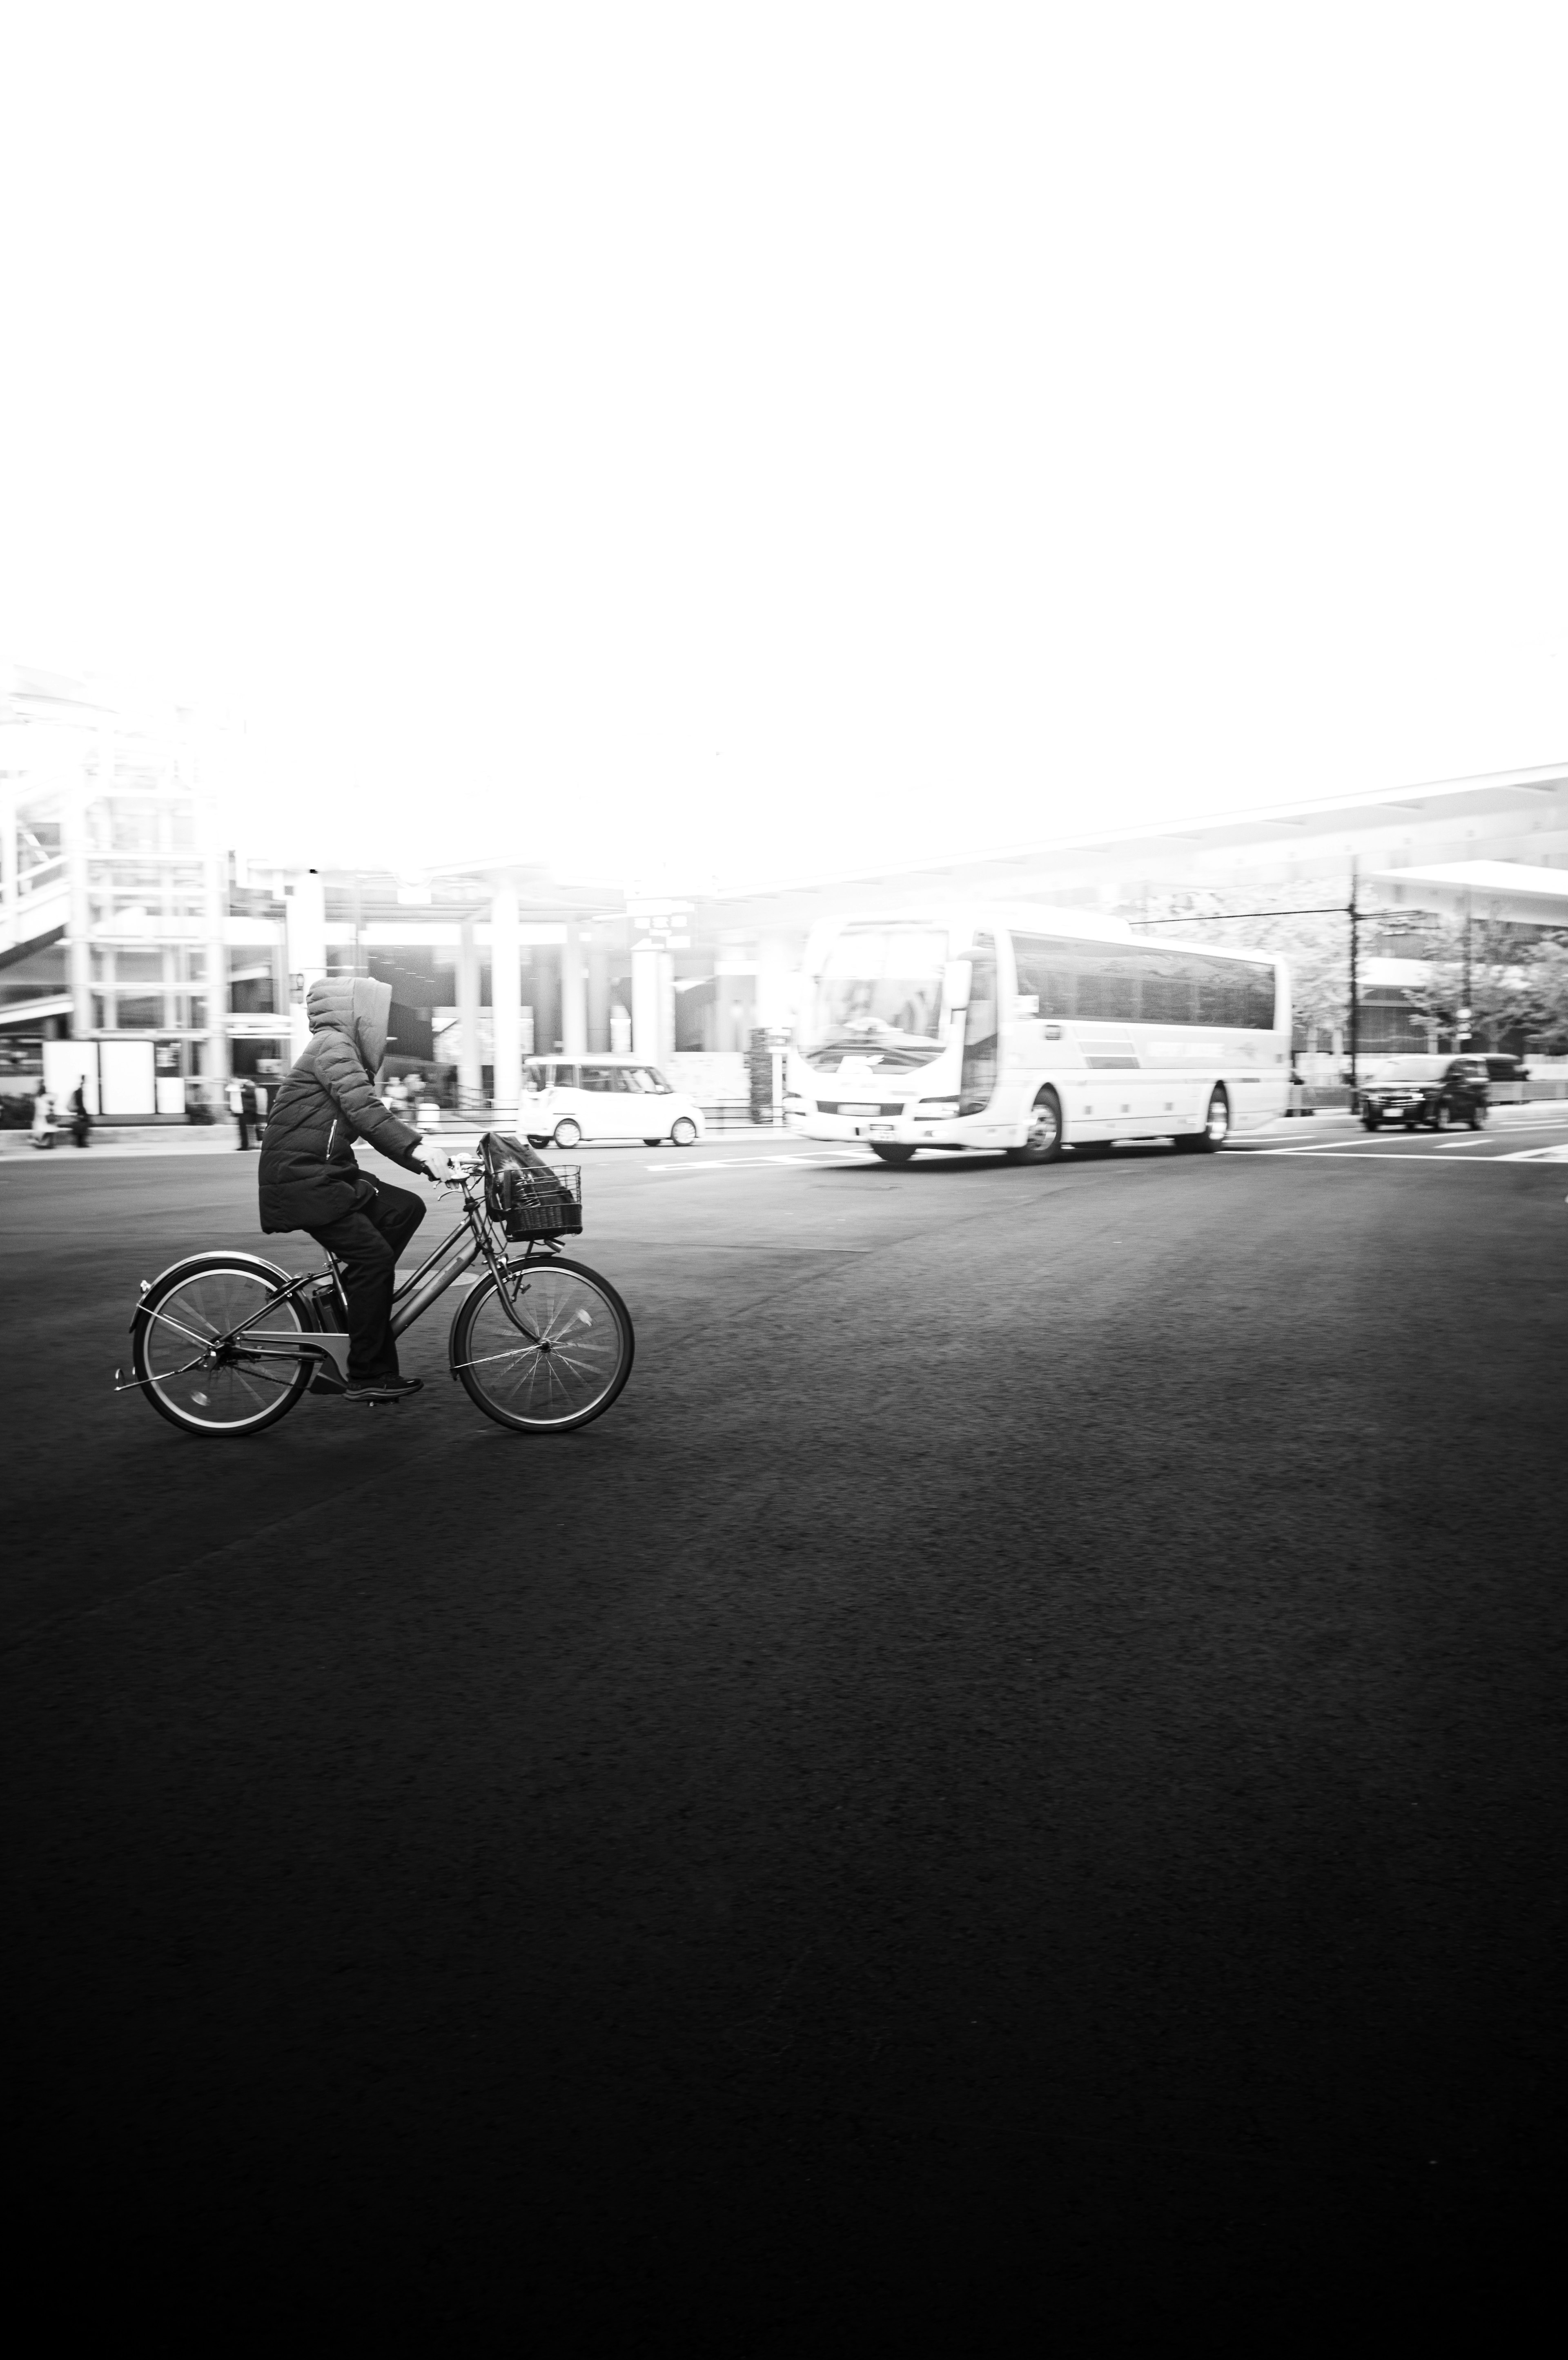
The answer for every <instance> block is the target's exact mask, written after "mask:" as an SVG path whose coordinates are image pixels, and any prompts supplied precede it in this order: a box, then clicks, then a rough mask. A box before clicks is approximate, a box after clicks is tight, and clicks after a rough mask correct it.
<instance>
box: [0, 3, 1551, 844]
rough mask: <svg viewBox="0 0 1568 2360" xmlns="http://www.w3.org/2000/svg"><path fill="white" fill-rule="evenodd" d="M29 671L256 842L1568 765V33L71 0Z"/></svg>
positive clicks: (27, 84) (834, 817) (49, 78)
mask: <svg viewBox="0 0 1568 2360" xmlns="http://www.w3.org/2000/svg"><path fill="white" fill-rule="evenodd" d="M4 23H5V31H4V36H3V39H0V93H3V94H0V213H3V217H4V220H5V224H6V227H7V235H6V238H5V271H4V276H3V279H0V287H3V290H4V300H3V303H0V429H3V437H4V439H3V442H0V453H3V459H4V482H3V497H0V645H3V646H4V647H5V649H6V650H8V652H9V653H10V654H12V655H13V656H14V657H16V658H17V659H19V660H21V661H38V662H43V663H51V662H52V663H58V664H61V665H66V666H70V665H73V664H97V665H104V666H108V667H111V668H117V669H119V670H121V671H122V672H131V673H133V674H136V675H140V676H144V677H147V678H148V679H154V680H159V681H166V682H169V683H175V684H177V685H178V686H179V687H180V689H181V690H182V691H183V692H185V693H188V694H190V693H194V694H205V695H208V696H216V697H218V698H221V699H225V700H227V701H229V702H230V703H232V704H234V705H237V706H238V707H239V708H241V709H242V710H243V711H244V712H245V714H246V715H247V716H248V717H249V721H250V724H251V727H252V728H253V730H254V732H255V733H256V740H257V744H258V747H259V749H260V758H261V759H260V768H261V775H262V778H263V781H264V782H265V785H264V792H263V793H262V794H261V795H260V796H259V797H258V805H257V813H258V815H257V817H256V823H255V825H254V826H253V827H252V829H251V833H252V836H253V839H254V840H255V841H256V842H257V843H258V844H261V843H266V844H268V845H275V846H279V847H286V848H288V849H290V850H298V851H300V852H314V853H319V854H320V855H321V858H349V857H353V858H359V859H362V860H367V859H369V858H376V857H389V858H394V859H401V860H404V861H412V860H415V859H417V858H460V857H463V855H466V854H474V853H477V852H478V851H480V850H482V849H493V850H501V849H511V848H514V847H517V848H519V849H523V850H527V851H528V852H530V853H532V854H534V855H536V856H539V857H543V858H553V859H554V860H555V861H556V863H557V865H558V866H560V867H561V868H562V869H566V870H568V871H571V870H576V871H578V872H579V873H591V874H596V875H600V876H609V877H621V878H632V879H636V878H638V877H641V878H643V879H645V880H647V879H649V878H651V877H654V876H658V877H659V878H668V877H670V876H671V875H673V876H676V877H681V876H686V877H695V876H698V875H707V874H712V873H713V872H720V873H723V874H727V875H731V876H735V875H746V876H752V875H757V876H761V875H765V874H777V873H780V872H787V873H789V874H799V873H802V872H809V871H811V870H814V869H822V868H828V869H843V868H847V867H850V866H852V865H855V864H856V863H858V862H859V861H861V860H863V859H865V860H876V859H884V858H885V859H888V860H892V859H900V860H901V859H905V858H913V857H915V856H917V855H920V854H923V853H925V852H928V851H931V850H936V849H940V848H943V847H956V846H958V845H961V844H962V845H971V846H975V847H982V846H985V845H988V844H994V843H998V842H1004V841H1007V840H1011V839H1014V838H1018V837H1027V836H1039V835H1045V834H1049V833H1052V832H1055V831H1057V830H1060V829H1065V828H1073V827H1078V826H1086V825H1112V824H1116V823H1117V822H1121V821H1130V820H1135V819H1138V818H1139V817H1142V816H1145V815H1148V814H1153V813H1156V812H1161V811H1164V812H1171V811H1178V810H1180V811H1189V812H1191V811H1197V810H1204V809H1209V808H1214V807H1216V806H1224V805H1225V804H1228V803H1243V802H1252V801H1258V800H1275V799H1278V798H1281V797H1284V796H1287V795H1292V794H1297V793H1311V792H1322V793H1332V792H1347V791H1351V790H1354V789H1356V788H1359V787H1362V786H1365V785H1377V784H1387V783H1389V782H1392V781H1413V780H1417V779H1432V778H1440V777H1445V776H1453V775H1457V774H1462V773H1465V772H1467V771H1473V770H1491V769H1500V768H1505V767H1510V766H1513V765H1515V764H1523V763H1534V762H1545V761H1550V760H1553V759H1560V758H1562V757H1563V755H1564V754H1565V753H1568V667H1565V662H1564V655H1565V650H1568V616H1565V602H1568V534H1565V530H1564V527H1565V524H1568V458H1565V451H1568V425H1565V420H1568V373H1565V370H1564V366H1563V363H1564V346H1565V343H1568V330H1565V325H1564V322H1565V317H1568V307H1565V304H1564V271H1563V245H1564V195H1563V186H1564V184H1563V165H1562V154H1563V138H1562V126H1563V106H1564V97H1565V93H1564V75H1563V63H1564V55H1565V49H1568V33H1565V27H1568V18H1565V17H1564V15H1563V10H1562V8H1561V7H1560V6H1523V5H1508V0H1477V5H1460V6H1454V5H1447V6H1445V5H1441V0H1423V4H1422V5H1420V6H1403V5H1398V6H1396V5H1378V4H1377V0H1356V5H1349V6H1341V5H1325V0H1310V4H1309V5H1267V0H1249V5H1241V6H1231V5H1204V0H1182V5H1179V6H1178V5H1171V0H1160V5H1136V0H1135V4H1134V5H1085V0H1072V5H1059V6H1052V5H1048V4H1047V0H1039V5H1030V6H1009V5H985V0H953V4H952V5H942V6H932V5H920V0H899V5H893V6H881V5H856V0H832V5H815V0H779V5H746V0H727V5H711V6H710V5H681V0H654V5H648V0H642V5H591V4H590V0H578V5H549V6H536V5H505V6H493V7H477V6H474V5H462V0H442V5H440V6H439V7H438V6H437V5H433V0H427V5H425V6H424V7H422V8H419V9H414V8H411V7H407V6H398V5H393V0H378V5H376V6H374V7H359V6H352V5H333V0H310V5H306V6H296V5H283V4H282V0H267V5H259V0H253V5H250V6H247V7H243V8H242V7H239V6H235V5H225V0H201V5H197V6H193V7H188V8H186V7H172V6H169V5H158V0H134V5H115V6H113V7H107V8H100V9H86V8H83V7H81V6H73V5H71V0H49V5H48V6H43V5H38V6H35V7H32V8H29V9H27V10H26V11H25V12H24V11H23V10H22V9H21V8H19V7H13V8H12V9H11V10H9V11H8V12H7V13H6V15H5V19H4Z"/></svg>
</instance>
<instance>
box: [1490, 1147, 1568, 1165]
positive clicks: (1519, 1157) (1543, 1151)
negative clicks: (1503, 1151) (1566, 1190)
mask: <svg viewBox="0 0 1568 2360" xmlns="http://www.w3.org/2000/svg"><path fill="white" fill-rule="evenodd" d="M1491 1160H1492V1162H1493V1163H1494V1164H1568V1144H1564V1145H1563V1146H1562V1147H1516V1148H1515V1150H1514V1152H1513V1153H1512V1154H1511V1155H1494V1156H1493V1157H1492V1159H1491Z"/></svg>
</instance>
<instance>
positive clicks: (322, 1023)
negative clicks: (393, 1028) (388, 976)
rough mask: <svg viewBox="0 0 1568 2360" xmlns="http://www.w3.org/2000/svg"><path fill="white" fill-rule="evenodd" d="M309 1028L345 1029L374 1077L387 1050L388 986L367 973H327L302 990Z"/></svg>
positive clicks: (389, 1000)
mask: <svg viewBox="0 0 1568 2360" xmlns="http://www.w3.org/2000/svg"><path fill="white" fill-rule="evenodd" d="M305 1013H306V1015H307V1016H308V1017H309V1018H310V1030H311V1032H346V1033H347V1035H348V1037H349V1039H350V1040H351V1041H352V1042H353V1043H354V1048H355V1050H356V1051H357V1052H358V1054H359V1062H360V1064H361V1065H363V1066H364V1067H365V1072H366V1073H367V1074H368V1075H369V1076H370V1077H371V1079H372V1080H373V1081H374V1080H375V1078H376V1067H377V1066H378V1065H380V1063H381V1060H382V1059H383V1057H385V1055H386V1054H387V1020H388V1018H389V1017H390V1015H391V1013H392V987H391V985H390V984H389V983H376V981H375V980H374V979H373V978H371V977H370V976H367V975H327V976H323V977H322V978H321V981H320V982H319V983H313V984H312V985H311V986H310V990H309V991H308V992H307V993H306V994H305Z"/></svg>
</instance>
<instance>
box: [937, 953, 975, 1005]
mask: <svg viewBox="0 0 1568 2360" xmlns="http://www.w3.org/2000/svg"><path fill="white" fill-rule="evenodd" d="M973 973H974V966H973V962H972V961H971V960H969V959H966V958H961V959H949V960H948V962H947V966H946V967H945V969H944V970H943V974H942V996H943V998H944V999H945V1000H946V1001H947V1012H948V1014H949V1015H950V1016H962V1015H963V1013H964V1010H965V1009H966V1008H967V1007H968V1005H969V986H970V981H971V978H972V976H973Z"/></svg>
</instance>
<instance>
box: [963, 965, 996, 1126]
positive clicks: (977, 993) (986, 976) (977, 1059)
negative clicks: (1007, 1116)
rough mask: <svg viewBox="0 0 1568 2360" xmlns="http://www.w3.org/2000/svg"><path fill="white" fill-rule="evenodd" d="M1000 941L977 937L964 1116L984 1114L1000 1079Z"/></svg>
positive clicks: (966, 1019)
mask: <svg viewBox="0 0 1568 2360" xmlns="http://www.w3.org/2000/svg"><path fill="white" fill-rule="evenodd" d="M997 1006H998V1002H997V993H996V936H995V935H994V934H976V935H975V947H974V950H973V952H972V954H971V956H970V969H969V1008H968V1012H967V1014H966V1015H965V1017H964V1064H963V1066H962V1068H961V1069H960V1072H959V1077H958V1092H959V1096H958V1111H959V1113H960V1114H984V1113H985V1109H986V1108H987V1107H988V1106H989V1105H990V1103H991V1100H992V1098H994V1097H995V1096H996V1079H997V1072H998V1066H997V1054H996V1053H997V1046H998V1043H997V1037H996V1035H997Z"/></svg>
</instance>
